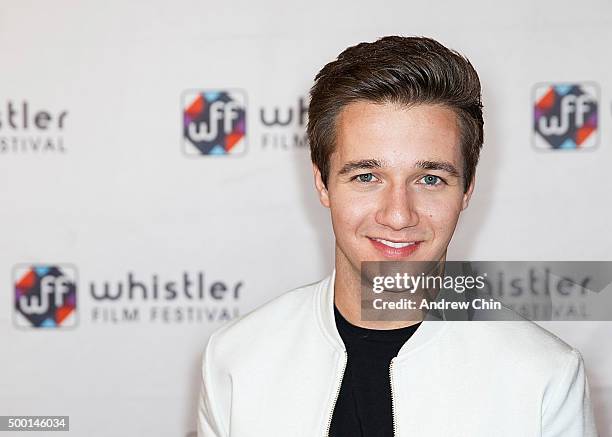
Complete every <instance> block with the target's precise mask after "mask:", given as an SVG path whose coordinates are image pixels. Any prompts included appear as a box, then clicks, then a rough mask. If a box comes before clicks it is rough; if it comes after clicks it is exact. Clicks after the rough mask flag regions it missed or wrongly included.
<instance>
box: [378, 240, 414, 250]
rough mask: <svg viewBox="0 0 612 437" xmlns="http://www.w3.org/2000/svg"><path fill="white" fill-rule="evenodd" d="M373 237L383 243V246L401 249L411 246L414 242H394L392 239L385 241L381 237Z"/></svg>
mask: <svg viewBox="0 0 612 437" xmlns="http://www.w3.org/2000/svg"><path fill="white" fill-rule="evenodd" d="M374 239H375V240H376V241H378V242H380V243H382V244H384V245H385V246H389V247H393V248H394V249H401V248H402V247H407V246H412V245H413V244H414V241H411V242H409V243H395V242H393V241H387V240H383V239H381V238H374Z"/></svg>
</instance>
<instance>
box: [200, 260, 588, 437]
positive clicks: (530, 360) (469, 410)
mask: <svg viewBox="0 0 612 437" xmlns="http://www.w3.org/2000/svg"><path fill="white" fill-rule="evenodd" d="M334 280H335V270H334V271H333V273H332V274H331V275H330V276H328V277H327V278H325V279H323V280H322V281H320V282H318V283H315V284H311V285H307V286H304V287H301V288H298V289H296V290H292V291H289V292H287V293H285V294H283V295H281V296H279V297H278V298H276V299H274V300H272V301H270V302H268V303H267V304H265V305H263V306H262V307H260V308H258V309H257V310H255V311H253V312H251V313H249V314H246V315H244V316H242V317H240V318H238V319H236V320H234V321H232V322H231V323H229V324H227V325H225V326H223V327H221V328H220V329H218V330H217V331H216V332H214V333H213V334H212V335H211V336H210V338H209V340H208V343H207V345H206V348H205V351H204V354H203V360H202V375H203V379H202V386H201V391H200V398H199V405H198V417H197V420H198V436H199V437H213V436H214V437H221V436H223V437H226V436H227V437H229V436H232V437H245V436H254V437H275V436H278V437H281V436H282V437H297V436H307V437H324V436H327V434H328V431H329V425H330V422H331V417H332V412H333V409H334V406H335V402H336V399H337V397H338V393H339V390H340V384H341V381H342V377H343V372H344V369H345V366H346V360H347V358H346V352H345V348H344V344H343V342H342V339H341V338H340V335H339V334H338V331H337V329H336V325H335V319H334V311H333V302H334ZM389 372H390V379H391V393H392V405H393V427H394V430H395V431H394V435H395V436H402V437H403V436H419V437H426V436H453V437H463V436H465V437H468V436H469V437H479V436H482V437H491V436H512V437H519V436H520V437H540V436H541V437H552V436H559V437H560V436H563V437H579V436H588V437H593V436H597V431H596V429H595V424H594V419H593V412H592V407H591V403H590V398H589V389H588V383H587V378H586V374H585V371H584V364H583V361H582V357H581V356H580V353H579V352H578V351H577V350H575V349H573V348H571V347H570V346H568V345H567V344H566V343H564V342H563V341H561V340H560V339H559V338H557V337H555V336H554V335H553V334H551V333H549V332H548V331H546V330H544V329H543V328H541V327H539V326H538V325H536V324H535V323H532V322H529V321H524V320H523V321H511V322H499V321H497V322H491V321H489V322H484V321H481V322H462V321H446V320H443V321H436V320H433V319H432V320H427V319H426V320H425V321H424V322H423V323H422V324H421V326H420V327H419V329H417V331H416V332H415V334H414V335H413V336H412V337H411V338H410V339H409V340H408V341H407V342H406V343H405V344H404V345H403V346H402V348H401V349H400V351H399V353H398V355H397V357H395V358H394V359H393V360H392V361H391V365H390V368H389ZM344 437H352V436H344Z"/></svg>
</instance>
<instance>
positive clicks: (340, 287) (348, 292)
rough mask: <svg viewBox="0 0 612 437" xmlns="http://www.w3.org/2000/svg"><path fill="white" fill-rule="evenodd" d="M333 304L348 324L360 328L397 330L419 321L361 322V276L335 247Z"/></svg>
mask: <svg viewBox="0 0 612 437" xmlns="http://www.w3.org/2000/svg"><path fill="white" fill-rule="evenodd" d="M334 304H335V305H336V307H337V308H338V310H339V311H340V313H341V314H342V316H343V317H344V318H345V319H346V320H347V321H348V322H350V323H351V324H353V325H355V326H359V327H361V328H368V329H381V330H383V329H397V328H405V327H407V326H412V325H415V324H417V323H419V321H406V320H362V319H361V275H360V273H359V269H357V268H355V267H354V266H353V265H352V264H351V263H350V262H348V260H347V259H346V257H344V255H343V254H342V253H341V251H340V250H339V249H338V247H336V278H335V281H334Z"/></svg>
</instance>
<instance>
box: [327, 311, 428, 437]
mask: <svg viewBox="0 0 612 437" xmlns="http://www.w3.org/2000/svg"><path fill="white" fill-rule="evenodd" d="M334 314H335V318H336V327H337V328H338V332H339V333H340V337H342V341H343V342H344V345H345V346H346V351H347V354H348V361H347V363H346V369H345V371H344V377H343V378H342V386H341V387H340V394H339V396H338V400H337V401H336V406H335V408H334V413H333V416H332V423H331V428H330V433H329V435H330V437H359V436H363V437H389V436H392V435H393V414H392V409H391V408H392V407H391V381H390V379H389V378H390V377H389V366H390V363H391V359H392V358H393V357H395V356H396V355H397V353H398V352H399V350H400V348H401V347H402V346H403V344H404V343H405V342H406V341H407V340H408V339H409V338H410V336H411V335H412V334H414V332H415V331H416V330H417V328H418V327H419V326H420V323H417V324H415V325H412V326H408V327H406V328H399V329H389V330H381V329H367V328H361V327H359V326H355V325H352V324H351V323H349V322H348V321H347V320H346V319H345V318H344V317H343V316H342V314H340V311H338V309H337V308H336V307H335V306H334Z"/></svg>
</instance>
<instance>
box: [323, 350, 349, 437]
mask: <svg viewBox="0 0 612 437" xmlns="http://www.w3.org/2000/svg"><path fill="white" fill-rule="evenodd" d="M347 361H348V354H347V352H346V351H344V365H343V366H342V372H341V373H340V380H339V381H338V387H337V389H336V396H335V397H334V401H333V402H332V406H331V411H330V412H329V418H328V420H327V431H326V432H325V436H326V437H329V431H330V428H331V423H332V418H333V417H334V408H336V402H338V396H340V388H342V379H343V378H344V372H345V371H346V363H347Z"/></svg>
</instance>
